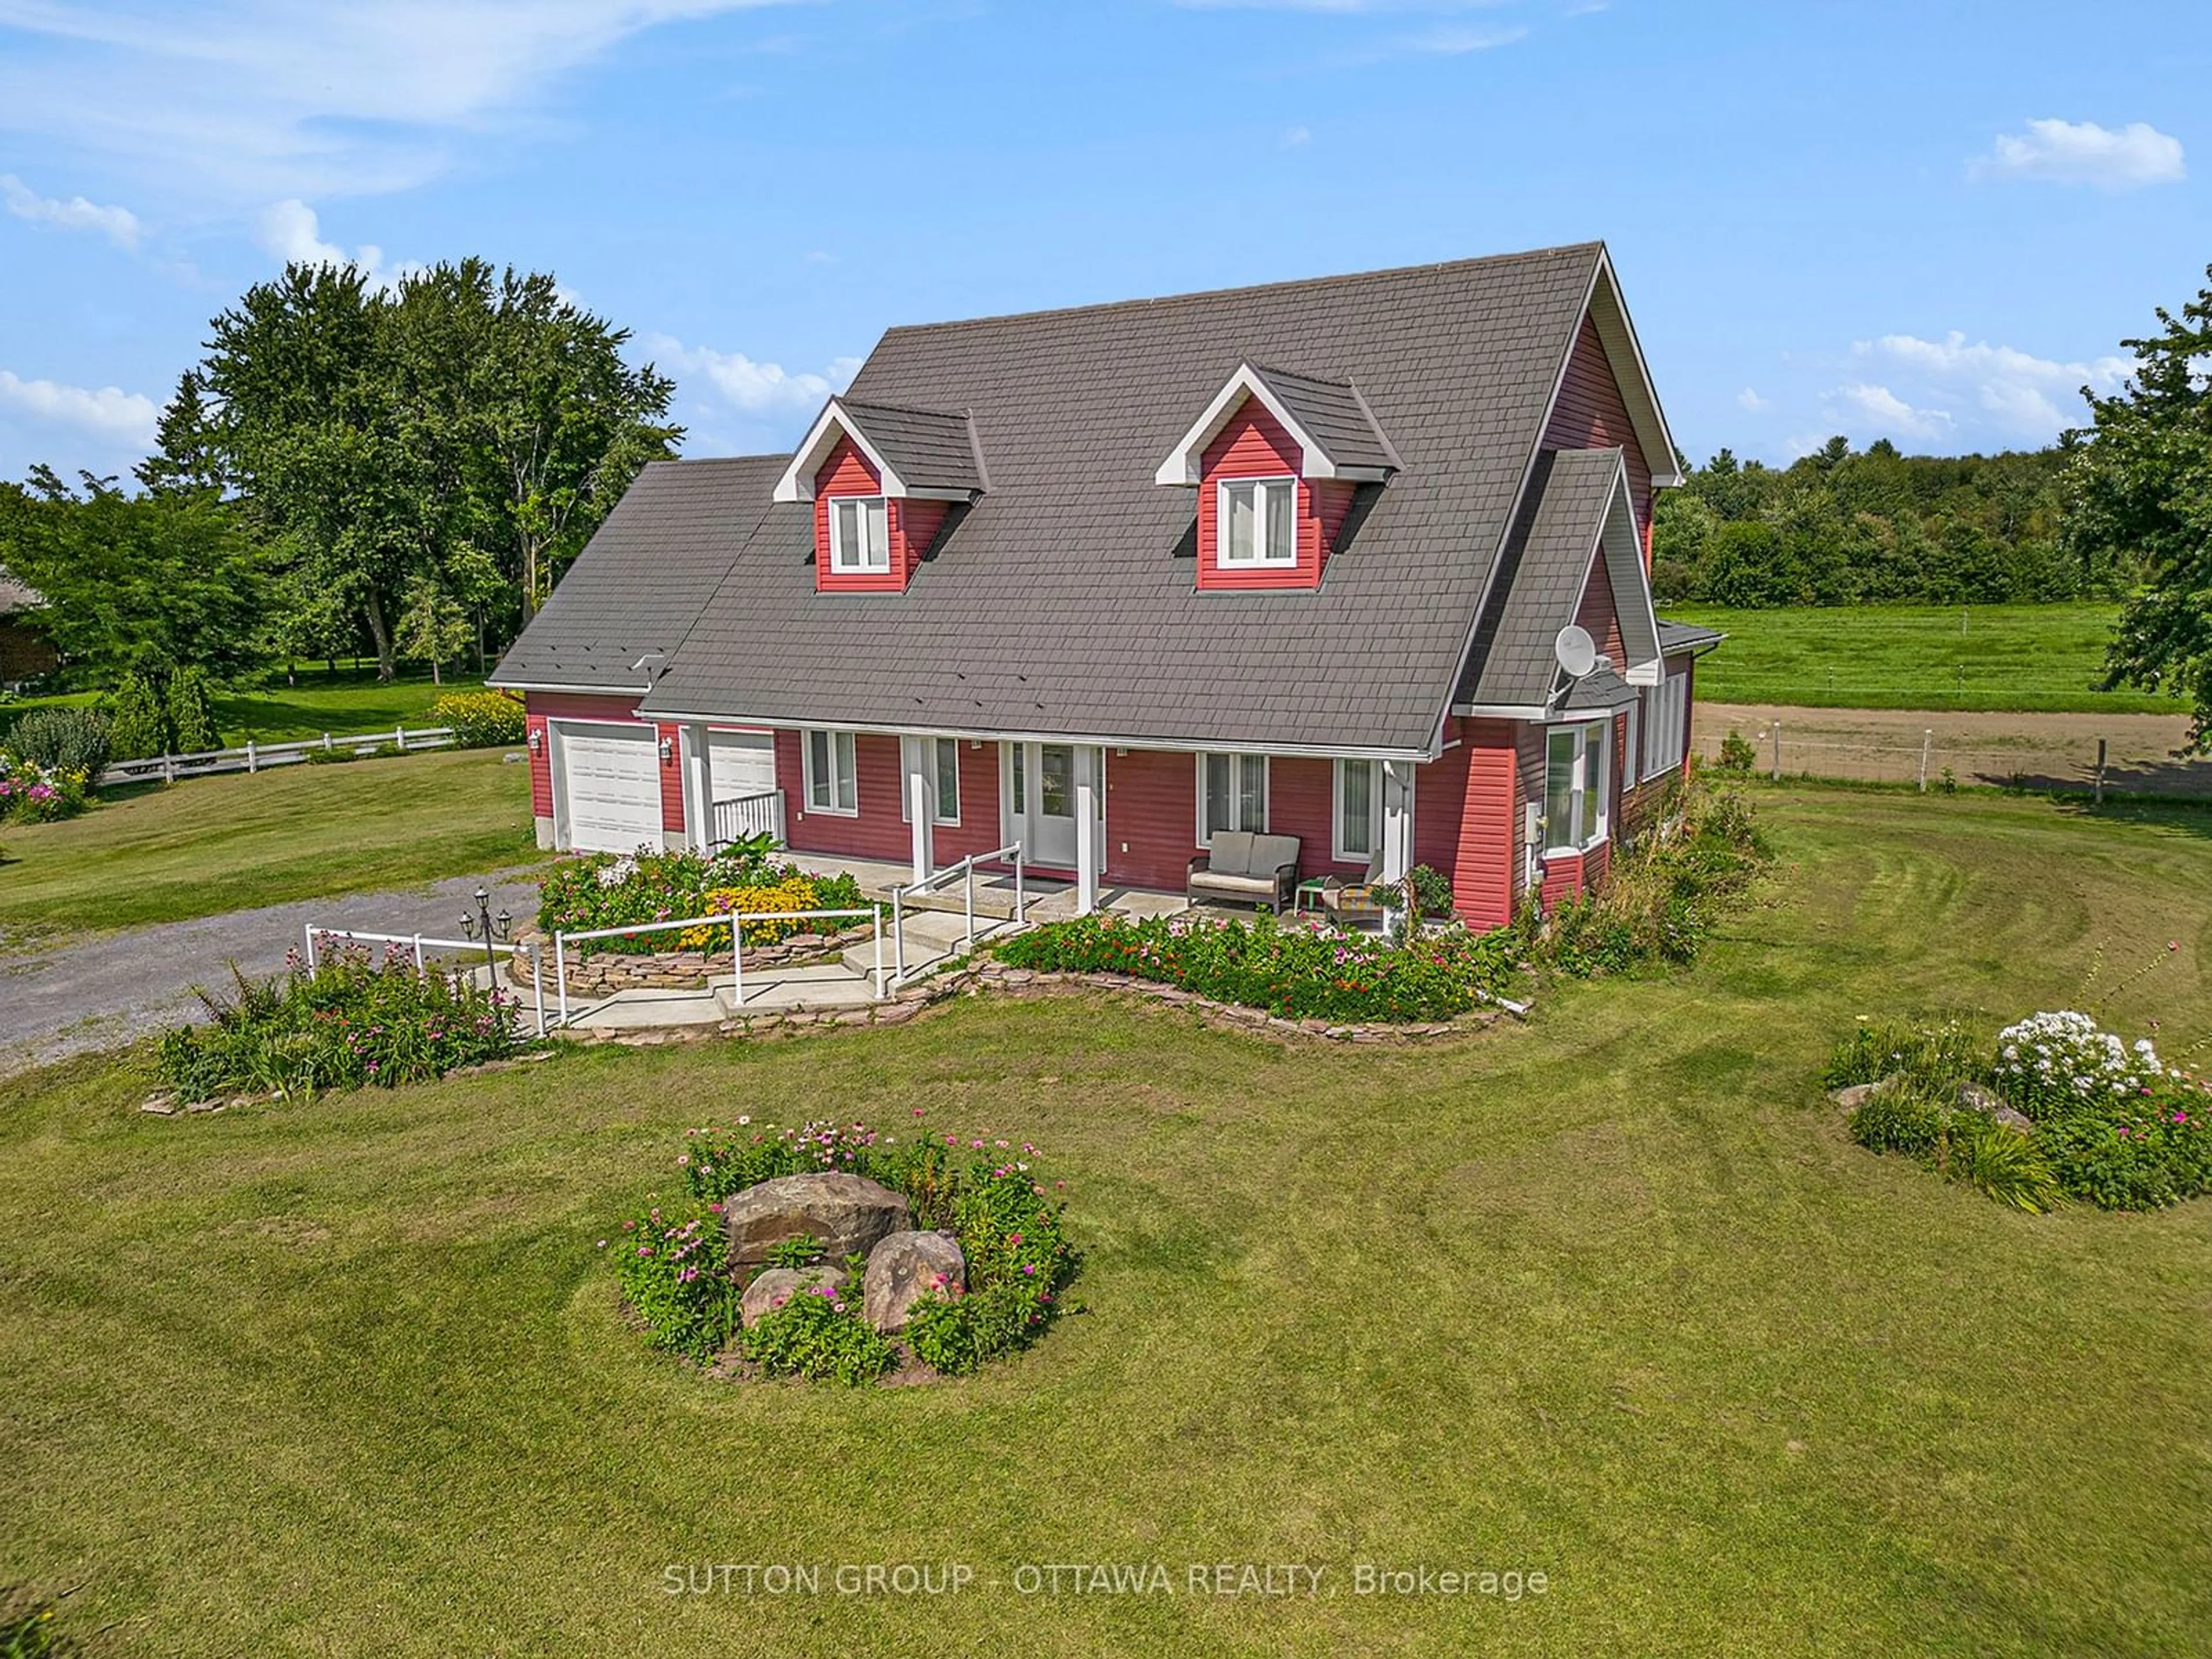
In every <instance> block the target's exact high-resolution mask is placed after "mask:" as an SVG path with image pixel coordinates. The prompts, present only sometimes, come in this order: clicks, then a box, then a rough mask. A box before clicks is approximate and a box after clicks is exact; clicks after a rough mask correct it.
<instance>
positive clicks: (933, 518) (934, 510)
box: [814, 438, 945, 593]
mask: <svg viewBox="0 0 2212 1659" xmlns="http://www.w3.org/2000/svg"><path fill="white" fill-rule="evenodd" d="M814 490H815V495H814V586H816V587H817V589H819V590H821V591H822V592H840V593H900V592H905V591H906V586H907V583H908V580H911V579H912V577H913V575H914V568H915V565H917V564H919V563H920V562H921V556H922V555H923V554H924V553H925V552H927V550H928V549H929V544H930V543H931V542H933V540H935V539H936V538H937V531H938V526H939V525H941V524H943V523H944V522H945V503H944V502H943V501H907V500H904V499H895V500H893V501H890V502H889V503H887V505H886V509H885V513H884V520H885V528H886V531H887V532H888V534H889V536H890V555H891V568H890V569H889V570H885V571H866V572H864V571H854V570H845V571H840V570H835V569H832V568H830V562H829V502H830V500H831V498H832V497H834V496H838V495H880V494H882V493H883V479H882V477H881V476H880V475H879V474H878V472H877V471H876V469H875V468H874V466H872V465H870V463H869V460H868V458H867V457H866V455H863V454H862V453H860V446H858V445H857V444H855V443H854V441H852V440H851V439H850V438H840V439H838V440H837V447H836V448H835V449H833V450H831V451H830V452H829V459H828V460H826V461H824V462H823V464H822V470H821V471H818V472H817V473H816V474H815V475H814Z"/></svg>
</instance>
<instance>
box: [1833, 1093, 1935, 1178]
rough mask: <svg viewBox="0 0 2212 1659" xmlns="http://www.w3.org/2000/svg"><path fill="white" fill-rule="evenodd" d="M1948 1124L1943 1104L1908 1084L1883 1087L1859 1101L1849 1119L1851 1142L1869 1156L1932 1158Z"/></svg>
mask: <svg viewBox="0 0 2212 1659" xmlns="http://www.w3.org/2000/svg"><path fill="white" fill-rule="evenodd" d="M1949 1120H1950V1111H1949V1109H1948V1107H1947V1106H1946V1105H1945V1103H1943V1101H1942V1099H1940V1098H1937V1097H1931V1096H1930V1095H1929V1093H1928V1091H1925V1090H1923V1089H1920V1088H1917V1087H1916V1086H1914V1085H1910V1084H1901V1083H1899V1084H1885V1085H1882V1086H1881V1087H1880V1088H1878V1089H1876V1090H1875V1091H1874V1092H1873V1093H1872V1094H1870V1095H1869V1096H1868V1097H1866V1098H1865V1099H1864V1100H1863V1101H1861V1102H1860V1103H1858V1105H1857V1108H1856V1109H1854V1110H1853V1111H1852V1113H1851V1118H1850V1130H1851V1139H1853V1140H1856V1141H1857V1142H1858V1144H1859V1145H1860V1146H1863V1147H1865V1148H1866V1149H1867V1150H1868V1151H1869V1152H1902V1153H1904V1154H1905V1157H1907V1158H1919V1159H1923V1160H1926V1159H1929V1158H1934V1157H1935V1155H1936V1146H1937V1144H1938V1143H1939V1142H1941V1141H1942V1139H1943V1131H1944V1128H1945V1127H1946V1126H1947V1124H1948V1121H1949Z"/></svg>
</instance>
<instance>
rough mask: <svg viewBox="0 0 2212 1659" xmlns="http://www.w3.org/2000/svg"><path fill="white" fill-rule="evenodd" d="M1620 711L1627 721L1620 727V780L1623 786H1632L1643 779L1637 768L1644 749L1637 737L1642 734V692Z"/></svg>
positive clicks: (1641, 761)
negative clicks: (1641, 747) (1639, 744)
mask: <svg viewBox="0 0 2212 1659" xmlns="http://www.w3.org/2000/svg"><path fill="white" fill-rule="evenodd" d="M1621 712H1622V714H1623V715H1624V717H1625V718H1626V722H1627V723H1626V725H1624V726H1622V727H1621V729H1620V781H1621V785H1622V787H1624V788H1633V787H1635V786H1636V785H1638V784H1639V783H1641V782H1643V781H1644V774H1643V773H1642V771H1640V770H1639V769H1638V768H1639V767H1640V766H1641V764H1642V763H1643V759H1644V751H1643V750H1642V749H1640V748H1639V747H1638V738H1641V737H1642V736H1643V735H1644V733H1643V730H1642V728H1643V725H1644V694H1643V693H1642V692H1638V694H1637V696H1635V698H1634V699H1633V700H1632V702H1630V703H1629V705H1628V707H1627V708H1625V709H1623V710H1622V711H1621Z"/></svg>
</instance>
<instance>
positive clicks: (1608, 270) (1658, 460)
mask: <svg viewBox="0 0 2212 1659" xmlns="http://www.w3.org/2000/svg"><path fill="white" fill-rule="evenodd" d="M1586 309H1587V310H1588V312H1589V319H1590V321H1591V322H1593V323H1595V325H1597V335H1598V338H1599V339H1600V340H1601V341H1603V342H1604V343H1605V355H1606V359H1607V362H1610V363H1612V364H1613V365H1614V366H1615V367H1614V368H1613V380H1614V381H1615V382H1616V383H1617V384H1618V385H1619V386H1620V398H1621V401H1622V402H1623V403H1625V404H1627V405H1628V418H1629V421H1630V422H1631V424H1632V425H1633V426H1634V427H1635V428H1636V441H1637V442H1638V445H1639V446H1641V447H1642V448H1643V451H1644V465H1646V466H1648V467H1650V469H1651V482H1652V483H1653V484H1654V485H1656V486H1657V487H1658V488H1659V489H1671V488H1672V487H1674V485H1676V484H1679V483H1681V482H1682V481H1683V480H1682V472H1681V468H1680V465H1677V463H1676V461H1675V459H1674V434H1673V433H1672V432H1670V431H1668V428H1667V416H1666V413H1665V411H1664V410H1662V409H1661V408H1660V407H1659V393H1658V392H1657V390H1656V388H1655V387H1654V386H1653V385H1652V382H1651V369H1650V365H1649V364H1647V363H1646V362H1644V348H1643V346H1642V345H1641V344H1639V343H1638V341H1637V338H1636V325H1635V324H1633V323H1632V322H1630V321H1629V319H1628V307H1627V305H1626V302H1625V301H1623V300H1622V299H1621V297H1620V283H1619V282H1618V281H1617V280H1616V279H1615V278H1614V276H1613V253H1612V251H1611V250H1610V249H1606V250H1601V252H1599V254H1598V279H1597V281H1596V282H1595V283H1593V284H1591V288H1590V297H1589V302H1588V305H1587V307H1586ZM1624 363H1626V364H1629V365H1632V367H1633V368H1634V371H1635V372H1634V373H1633V374H1630V375H1626V376H1624V375H1623V374H1621V372H1620V365H1621V364H1624ZM1550 421H1551V416H1550V413H1549V411H1547V412H1546V415H1545V422H1546V424H1547V425H1549V424H1550Z"/></svg>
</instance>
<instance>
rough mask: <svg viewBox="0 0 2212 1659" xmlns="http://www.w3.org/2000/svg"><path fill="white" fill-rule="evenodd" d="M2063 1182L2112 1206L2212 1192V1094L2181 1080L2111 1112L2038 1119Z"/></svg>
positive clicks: (2143, 1205)
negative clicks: (2042, 1121)
mask: <svg viewBox="0 0 2212 1659" xmlns="http://www.w3.org/2000/svg"><path fill="white" fill-rule="evenodd" d="M2035 1138H2036V1139H2037V1141H2038V1142H2039V1144H2041V1145H2042V1146H2044V1147H2045V1150H2046V1152H2047V1153H2048V1155H2049V1157H2050V1158H2051V1162H2052V1164H2053V1167H2054V1170H2055V1171H2056V1173H2057V1179H2058V1182H2059V1184H2060V1185H2061V1186H2063V1188H2065V1189H2066V1190H2067V1191H2068V1192H2069V1193H2072V1194H2075V1196H2076V1197H2079V1198H2084V1199H2087V1200H2088V1201H2089V1202H2090V1203H2092V1204H2094V1205H2096V1206H2098V1207H2099V1208H2100V1209H2105V1210H2156V1209H2161V1208H2163V1207H2164V1206H2166V1205H2168V1204H2175V1203H2179V1201H2180V1200H2183V1199H2186V1198H2200V1197H2203V1195H2204V1194H2207V1193H2212V1097H2207V1096H2206V1095H2205V1094H2204V1093H2203V1091H2197V1090H2191V1089H2188V1088H2185V1087H2183V1086H2180V1085H2167V1086H2165V1087H2161V1088H2160V1089H2157V1090H2154V1091H2153V1092H2152V1093H2151V1095H2150V1096H2149V1097H2145V1098H2142V1099H2141V1100H2139V1101H2138V1102H2136V1103H2132V1104H2130V1105H2128V1106H2125V1107H2123V1108H2122V1109H2119V1110H2117V1111H2115V1112H2113V1113H2112V1114H2111V1115H2100V1114H2096V1113H2091V1112H2081V1113H2076V1114H2075V1115H2071V1116H2068V1117H2063V1118H2058V1119H2057V1120H2055V1121H2050V1122H2046V1123H2039V1124H2038V1125H2037V1126H2036V1131H2035Z"/></svg>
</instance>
